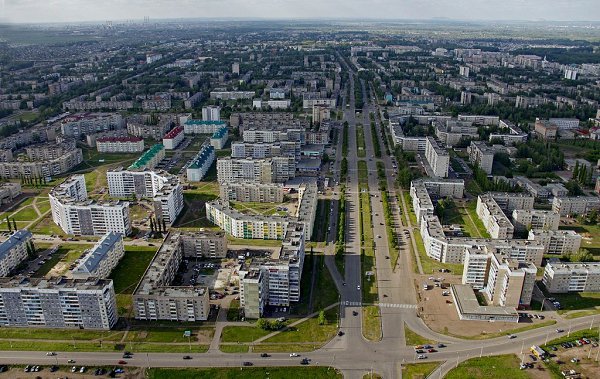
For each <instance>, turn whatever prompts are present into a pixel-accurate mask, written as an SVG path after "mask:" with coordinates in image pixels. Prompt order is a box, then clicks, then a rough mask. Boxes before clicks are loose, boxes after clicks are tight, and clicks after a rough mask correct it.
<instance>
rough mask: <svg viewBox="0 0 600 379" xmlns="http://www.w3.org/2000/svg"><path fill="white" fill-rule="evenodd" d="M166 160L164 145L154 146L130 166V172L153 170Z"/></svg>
mask: <svg viewBox="0 0 600 379" xmlns="http://www.w3.org/2000/svg"><path fill="white" fill-rule="evenodd" d="M163 159H165V147H164V145H163V144H162V143H157V144H156V145H154V146H152V147H151V148H149V149H148V150H146V152H144V154H142V155H141V156H140V157H139V158H138V159H137V160H136V161H135V162H133V163H132V164H131V165H130V166H129V168H128V169H129V170H145V169H149V170H152V169H153V168H154V167H156V166H157V165H158V164H159V163H160V161H162V160H163Z"/></svg>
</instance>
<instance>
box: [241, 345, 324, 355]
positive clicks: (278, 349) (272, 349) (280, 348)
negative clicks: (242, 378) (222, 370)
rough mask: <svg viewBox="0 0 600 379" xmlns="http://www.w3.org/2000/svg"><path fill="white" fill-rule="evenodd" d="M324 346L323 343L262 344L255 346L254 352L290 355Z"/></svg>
mask: <svg viewBox="0 0 600 379" xmlns="http://www.w3.org/2000/svg"><path fill="white" fill-rule="evenodd" d="M321 346H323V344H322V343H261V344H260V345H254V346H253V347H252V351H253V352H255V353H288V352H297V353H299V352H303V351H315V350H317V349H319V348H320V347H321Z"/></svg>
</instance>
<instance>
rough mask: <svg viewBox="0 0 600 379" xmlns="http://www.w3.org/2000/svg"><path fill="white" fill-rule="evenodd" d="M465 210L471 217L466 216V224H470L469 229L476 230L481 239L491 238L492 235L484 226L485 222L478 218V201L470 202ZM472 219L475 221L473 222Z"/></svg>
mask: <svg viewBox="0 0 600 379" xmlns="http://www.w3.org/2000/svg"><path fill="white" fill-rule="evenodd" d="M465 208H466V210H467V212H468V214H469V215H470V216H471V218H469V217H468V216H466V222H467V224H470V226H469V228H476V229H477V231H478V232H479V235H480V236H481V237H483V238H490V233H488V231H487V229H486V228H485V226H484V225H483V222H482V221H481V220H480V219H479V216H477V210H476V209H477V200H471V201H469V202H468V203H467V204H466V207H465ZM471 219H472V220H473V221H472V222H471ZM473 232H474V231H473Z"/></svg>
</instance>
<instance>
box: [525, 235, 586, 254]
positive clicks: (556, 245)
mask: <svg viewBox="0 0 600 379" xmlns="http://www.w3.org/2000/svg"><path fill="white" fill-rule="evenodd" d="M527 238H528V239H529V240H530V241H536V242H539V243H541V244H542V245H544V249H545V252H544V253H545V254H561V255H565V254H573V253H576V252H578V251H579V248H580V247H581V235H579V234H577V233H576V232H575V231H574V230H543V229H532V230H530V231H529V236H528V237H527Z"/></svg>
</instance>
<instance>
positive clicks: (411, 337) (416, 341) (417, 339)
mask: <svg viewBox="0 0 600 379" xmlns="http://www.w3.org/2000/svg"><path fill="white" fill-rule="evenodd" d="M404 338H405V339H406V346H412V345H415V346H417V345H426V344H430V345H431V344H433V343H435V341H432V340H429V339H427V338H425V337H422V336H420V335H418V334H417V333H415V332H413V331H412V330H410V329H409V328H408V326H406V324H404Z"/></svg>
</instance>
